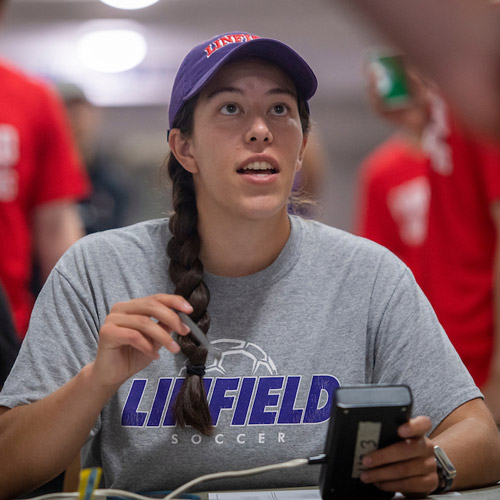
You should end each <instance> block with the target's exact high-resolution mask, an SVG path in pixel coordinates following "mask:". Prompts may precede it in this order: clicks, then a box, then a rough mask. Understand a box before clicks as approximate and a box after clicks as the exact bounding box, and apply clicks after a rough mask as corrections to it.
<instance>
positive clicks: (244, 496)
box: [208, 489, 462, 500]
mask: <svg viewBox="0 0 500 500" xmlns="http://www.w3.org/2000/svg"><path fill="white" fill-rule="evenodd" d="M460 496H462V495H461V494H460V493H458V492H457V491H454V492H453V493H446V498H448V497H460ZM394 498H404V496H403V495H401V493H397V494H396V496H395V497H394ZM208 500H321V495H320V493H319V490H317V489H311V490H278V491H276V490H274V491H233V492H231V491H228V492H222V493H209V494H208Z"/></svg>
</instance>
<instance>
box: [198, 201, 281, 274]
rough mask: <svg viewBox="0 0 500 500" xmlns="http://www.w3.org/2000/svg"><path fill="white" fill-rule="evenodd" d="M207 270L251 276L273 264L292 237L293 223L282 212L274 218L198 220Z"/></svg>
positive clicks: (202, 256) (202, 218)
mask: <svg viewBox="0 0 500 500" xmlns="http://www.w3.org/2000/svg"><path fill="white" fill-rule="evenodd" d="M198 231H199V233H200V237H201V241H202V246H201V251H200V259H201V261H202V262H203V267H204V269H205V271H207V272H209V273H211V274H216V275H219V276H230V277H237V276H248V275H250V274H253V273H256V272H258V271H261V270H262V269H265V268H266V267H267V266H269V265H270V264H272V263H273V262H274V260H275V259H276V258H277V257H278V255H279V254H280V252H281V250H282V249H283V247H284V246H285V244H286V242H287V240H288V237H289V235H290V221H289V219H288V215H287V213H286V207H285V208H284V210H283V211H280V213H278V214H276V215H275V216H274V217H273V218H271V219H266V220H251V221H245V222H242V221H241V219H238V220H235V221H231V220H228V219H224V220H222V221H221V220H217V222H216V223H214V222H213V221H210V220H207V218H206V217H203V215H201V214H200V217H199V220H198Z"/></svg>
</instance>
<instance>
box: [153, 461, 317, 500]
mask: <svg viewBox="0 0 500 500" xmlns="http://www.w3.org/2000/svg"><path fill="white" fill-rule="evenodd" d="M308 463H309V461H308V460H307V458H295V459H293V460H289V461H288V462H281V463H277V464H271V465H263V466H262V467H254V468H253V469H244V470H238V471H226V472H215V473H213V474H206V475H205V476H200V477H197V478H195V479H193V480H191V481H189V482H187V483H185V484H183V485H182V486H179V488H177V489H176V490H174V491H172V493H169V494H168V495H167V496H166V497H164V498H163V500H172V499H174V498H175V497H176V496H178V495H180V494H181V493H184V492H185V491H187V490H189V489H190V488H191V487H193V486H194V485H195V484H198V483H201V482H203V481H210V480H212V479H222V478H225V477H239V476H251V475H253V474H260V473H261V472H267V471H270V470H278V469H287V468H292V467H299V466H300V465H306V464H308Z"/></svg>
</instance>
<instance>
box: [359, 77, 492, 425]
mask: <svg viewBox="0 0 500 500" xmlns="http://www.w3.org/2000/svg"><path fill="white" fill-rule="evenodd" d="M415 76H416V75H415ZM411 81H412V93H413V94H414V96H415V98H414V99H413V100H412V106H411V108H412V113H413V115H414V116H417V115H418V114H419V116H420V117H422V118H424V117H425V120H424V122H425V123H424V126H423V127H420V126H419V127H413V130H414V132H415V133H416V134H417V133H418V136H417V135H414V137H419V141H420V145H419V146H418V148H417V151H418V156H417V158H418V159H419V163H420V165H419V166H416V167H415V165H413V166H412V165H411V164H409V163H408V161H407V160H408V158H410V157H411V156H413V155H414V151H413V145H412V144H411V143H410V142H408V141H407V142H406V143H405V145H403V144H402V143H399V144H397V145H396V146H394V143H393V142H391V140H389V143H386V144H385V145H383V146H382V147H381V149H379V150H378V151H376V152H375V153H374V155H373V156H372V158H371V159H370V158H369V159H368V160H367V162H368V163H369V162H372V161H373V158H375V159H376V160H377V162H378V163H381V162H382V160H385V161H386V162H387V163H386V165H385V167H380V166H379V167H378V173H377V174H373V175H372V177H373V178H377V175H378V177H379V179H378V180H377V182H378V185H375V184H373V185H372V186H371V187H370V188H368V187H366V186H365V187H362V188H361V191H362V192H363V193H364V194H363V195H362V196H365V198H364V199H363V198H362V200H361V215H360V218H359V221H358V231H359V232H361V233H362V234H364V235H366V236H368V237H371V238H373V239H375V241H378V242H379V243H382V244H384V245H385V246H387V247H388V248H390V249H391V250H393V251H394V252H395V253H396V254H398V253H399V254H400V257H401V258H402V259H403V260H405V261H406V262H407V263H408V264H409V265H410V267H412V266H413V267H414V272H415V274H416V277H417V279H418V281H419V284H420V285H421V287H422V289H423V290H424V292H425V293H426V295H427V297H428V298H429V300H430V302H431V304H432V305H433V307H434V309H435V311H436V314H437V316H438V318H439V320H440V322H441V324H442V325H443V327H444V329H445V330H446V332H447V334H448V336H449V337H450V339H451V341H452V342H453V344H454V346H455V348H456V350H457V351H458V353H459V354H460V356H461V357H462V360H463V361H464V363H465V365H466V366H467V368H468V369H469V371H470V372H471V375H472V376H473V377H474V380H475V382H476V383H477V385H478V386H479V387H480V388H481V389H482V391H483V393H484V395H485V398H486V402H487V404H488V406H489V407H490V409H491V410H492V412H493V414H494V417H495V419H496V421H497V423H500V301H499V300H498V298H497V296H498V295H499V291H500V258H499V257H498V256H499V255H500V245H498V243H497V242H498V235H499V234H500V147H499V146H498V145H497V144H496V143H495V144H494V143H493V142H491V141H490V140H489V139H486V138H485V137H483V136H480V135H478V134H475V133H473V132H471V131H470V130H469V129H468V128H467V127H465V126H464V125H463V123H461V122H460V121H459V120H458V119H457V118H456V117H455V116H454V115H453V113H452V112H451V111H450V107H449V105H448V103H447V102H445V100H444V99H443V97H442V95H441V93H440V92H439V91H438V90H437V89H436V87H435V86H434V85H433V84H431V83H429V82H428V81H424V80H423V79H421V78H419V77H416V78H415V77H412V80H411ZM370 95H371V98H372V102H373V103H374V108H375V110H376V111H377V112H378V113H379V115H380V116H382V117H383V118H385V119H390V120H391V122H392V123H396V124H399V126H400V127H401V128H402V129H406V130H408V124H409V123H413V124H414V125H415V123H417V121H416V120H415V121H413V122H411V121H409V120H408V116H409V115H408V111H409V109H407V110H406V111H405V112H400V111H397V112H388V111H387V110H383V107H381V103H380V102H377V101H378V100H379V98H378V97H377V94H376V92H374V89H373V86H372V87H371V88H370ZM410 128H411V127H410ZM387 144H390V145H391V146H390V148H391V149H390V151H389V153H387V150H388V148H389V147H388V145H387ZM381 151H382V152H381ZM384 151H385V153H384ZM398 156H399V160H400V163H399V173H396V172H397V171H398V167H397V162H396V160H397V159H398ZM367 162H365V165H364V169H365V170H364V172H363V173H362V176H364V179H363V177H361V179H362V180H363V181H367V178H366V177H367V175H368V174H367V172H366V169H367V168H369V167H367ZM408 166H410V167H411V169H413V173H415V172H417V175H423V176H424V177H425V178H426V179H427V182H428V186H429V196H428V200H427V206H428V218H427V224H426V235H425V238H424V239H423V240H422V241H421V242H420V245H419V246H418V248H417V247H415V248H414V249H413V253H411V252H410V253H408V246H407V247H406V249H405V250H404V251H403V253H400V247H398V245H397V244H396V243H394V242H395V241H397V238H398V237H400V233H399V235H398V234H396V235H395V234H392V236H391V237H389V236H387V234H388V233H390V232H391V231H392V232H393V233H394V232H396V233H397V228H396V225H395V224H393V226H392V229H391V226H390V225H384V221H383V220H381V219H378V218H377V214H382V216H383V210H386V211H390V199H388V198H387V197H385V198H384V196H385V195H380V192H379V194H378V196H379V198H378V202H380V203H378V202H377V198H375V197H374V196H375V195H374V191H377V189H379V190H380V187H382V188H383V189H385V193H387V192H388V190H387V189H386V187H387V185H390V184H391V183H392V184H393V185H395V184H397V183H398V181H400V180H401V179H402V180H403V181H404V177H405V176H411V175H412V171H407V167H408ZM384 168H385V169H386V170H387V172H389V171H390V172H391V173H393V174H394V175H395V177H393V178H392V179H387V176H386V177H385V180H383V181H381V180H380V177H383V175H385V174H383V170H384ZM419 168H420V169H421V172H420V174H418V169H419ZM381 172H382V173H381ZM387 172H386V174H387ZM410 182H411V180H410ZM384 183H385V184H384ZM383 189H382V192H383ZM396 189H397V188H396ZM368 195H369V196H368ZM381 200H382V201H381ZM368 203H370V205H368ZM384 203H385V207H382V208H381V205H383V204H384ZM403 203H404V202H403ZM406 203H407V205H410V204H409V201H408V200H406ZM374 204H379V207H374ZM420 215H421V214H419V215H418V216H419V217H420ZM371 225H373V226H374V229H371V228H370V227H369V226H371ZM382 225H384V230H385V231H386V233H387V234H386V235H384V236H380V234H382V233H381V232H380V233H377V231H379V229H377V228H380V226H382ZM380 231H382V230H380ZM391 238H392V240H391ZM400 240H401V238H400ZM391 247H392V248H391ZM404 252H407V253H404ZM415 262H417V264H415Z"/></svg>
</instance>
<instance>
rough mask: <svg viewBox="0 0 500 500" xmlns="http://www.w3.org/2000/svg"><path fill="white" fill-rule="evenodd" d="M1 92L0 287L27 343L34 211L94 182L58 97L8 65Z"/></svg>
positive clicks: (2, 67) (1, 70) (0, 73)
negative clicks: (76, 148)
mask: <svg viewBox="0 0 500 500" xmlns="http://www.w3.org/2000/svg"><path fill="white" fill-rule="evenodd" d="M0 89H1V91H0V234H1V238H0V281H1V283H2V284H3V286H4V287H5V290H6V292H7V295H8V297H9V301H10V303H11V306H12V310H13V314H14V320H15V323H16V327H17V329H18V332H19V334H20V336H21V337H24V335H25V333H26V330H27V327H28V322H29V317H30V314H31V308H32V306H33V297H32V295H31V293H30V291H29V282H30V277H31V271H32V255H33V242H32V226H31V224H32V217H33V213H34V210H35V209H36V208H37V207H38V206H39V205H42V204H44V203H48V202H53V201H57V200H63V199H75V198H80V197H82V196H84V195H85V194H86V193H87V192H88V182H87V178H86V175H85V173H84V170H83V168H82V166H81V162H80V159H79V157H78V154H77V152H76V150H75V147H74V146H73V142H72V140H71V136H70V133H71V132H70V129H69V124H68V122H67V118H66V115H65V114H64V110H63V107H62V104H61V103H60V101H59V99H58V98H57V97H56V94H55V93H54V92H53V91H52V90H51V89H49V88H48V87H47V86H46V85H45V84H43V83H42V82H39V81H36V80H34V79H32V78H29V77H27V76H26V75H24V74H22V73H21V72H19V71H18V70H17V69H15V68H12V67H10V66H8V65H7V64H5V63H3V62H0Z"/></svg>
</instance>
